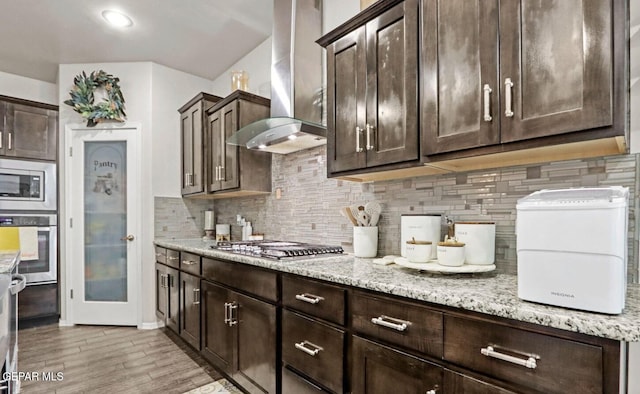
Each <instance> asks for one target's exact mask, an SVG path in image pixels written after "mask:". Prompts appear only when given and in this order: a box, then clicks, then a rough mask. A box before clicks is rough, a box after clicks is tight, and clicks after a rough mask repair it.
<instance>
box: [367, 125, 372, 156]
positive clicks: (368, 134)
mask: <svg viewBox="0 0 640 394" xmlns="http://www.w3.org/2000/svg"><path fill="white" fill-rule="evenodd" d="M371 130H373V126H371V125H370V124H369V123H367V150H371V149H373V145H371Z"/></svg>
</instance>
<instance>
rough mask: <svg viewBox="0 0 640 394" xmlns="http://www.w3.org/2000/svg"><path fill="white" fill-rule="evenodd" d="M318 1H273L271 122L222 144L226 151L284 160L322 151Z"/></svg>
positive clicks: (250, 127)
mask: <svg viewBox="0 0 640 394" xmlns="http://www.w3.org/2000/svg"><path fill="white" fill-rule="evenodd" d="M321 35H322V0H274V1H273V36H272V40H273V48H272V52H271V117H270V118H267V119H262V120H259V121H257V122H254V123H251V124H250V125H248V126H245V127H243V128H241V129H240V130H238V131H237V132H236V133H235V134H233V135H232V136H231V137H229V138H228V139H227V143H228V144H231V145H239V146H245V147H247V148H248V149H258V150H263V151H266V152H272V153H279V154H287V153H292V152H296V151H299V150H303V149H309V148H313V147H316V146H320V145H324V144H326V142H327V130H326V127H325V126H324V125H323V124H322V115H323V91H324V90H323V86H322V48H321V47H320V46H319V45H317V44H316V43H315V40H316V39H317V38H318V37H320V36H321Z"/></svg>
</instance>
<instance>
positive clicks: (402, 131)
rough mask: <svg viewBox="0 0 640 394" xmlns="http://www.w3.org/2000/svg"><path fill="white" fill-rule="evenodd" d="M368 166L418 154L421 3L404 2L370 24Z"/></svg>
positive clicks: (368, 36)
mask: <svg viewBox="0 0 640 394" xmlns="http://www.w3.org/2000/svg"><path fill="white" fill-rule="evenodd" d="M366 34H367V37H366V40H367V44H366V45H367V102H366V108H367V109H366V113H367V119H366V124H365V125H364V129H365V130H364V147H365V151H366V152H367V167H373V166H379V165H384V164H390V163H397V162H402V161H408V160H417V159H418V158H419V156H418V155H419V143H418V121H417V119H418V1H417V0H405V1H404V2H402V3H400V4H398V5H397V6H395V7H393V8H391V9H390V10H388V11H386V12H385V13H383V14H381V15H380V16H378V17H377V18H375V19H373V20H371V21H369V22H368V23H367V24H366Z"/></svg>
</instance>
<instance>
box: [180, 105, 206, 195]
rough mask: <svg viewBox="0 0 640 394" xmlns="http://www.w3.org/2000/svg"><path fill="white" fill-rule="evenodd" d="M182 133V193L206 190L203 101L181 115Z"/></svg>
mask: <svg viewBox="0 0 640 394" xmlns="http://www.w3.org/2000/svg"><path fill="white" fill-rule="evenodd" d="M180 121H181V133H182V194H192V193H199V192H202V191H204V189H203V182H202V103H201V102H198V103H196V104H194V105H193V106H191V107H190V108H189V109H187V110H186V111H185V112H184V113H182V114H181V115H180Z"/></svg>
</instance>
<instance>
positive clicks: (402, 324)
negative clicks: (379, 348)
mask: <svg viewBox="0 0 640 394" xmlns="http://www.w3.org/2000/svg"><path fill="white" fill-rule="evenodd" d="M389 320H390V321H389ZM371 323H373V324H375V325H378V326H382V327H387V328H393V329H394V330H398V331H405V330H406V329H407V328H408V327H409V325H410V324H411V322H409V321H405V320H400V319H394V318H393V317H389V316H385V315H382V316H380V317H374V318H372V319H371Z"/></svg>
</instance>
